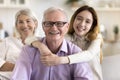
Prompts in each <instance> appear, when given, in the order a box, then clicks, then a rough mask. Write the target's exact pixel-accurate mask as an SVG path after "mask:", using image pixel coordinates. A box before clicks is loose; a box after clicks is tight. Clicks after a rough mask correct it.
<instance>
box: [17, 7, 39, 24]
mask: <svg viewBox="0 0 120 80" xmlns="http://www.w3.org/2000/svg"><path fill="white" fill-rule="evenodd" d="M20 15H27V16H29V17H31V18H32V19H33V20H34V21H37V22H38V19H37V17H36V15H35V13H33V12H32V11H31V10H30V9H28V8H26V9H21V10H20V11H18V12H17V13H16V15H15V25H16V24H17V21H18V17H19V16H20Z"/></svg>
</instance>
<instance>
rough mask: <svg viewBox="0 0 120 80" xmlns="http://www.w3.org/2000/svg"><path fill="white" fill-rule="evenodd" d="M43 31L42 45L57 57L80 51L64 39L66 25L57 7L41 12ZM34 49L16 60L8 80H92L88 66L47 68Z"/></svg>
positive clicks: (61, 12) (67, 65)
mask: <svg viewBox="0 0 120 80" xmlns="http://www.w3.org/2000/svg"><path fill="white" fill-rule="evenodd" d="M42 26H43V30H44V32H45V35H46V37H44V38H42V39H40V41H41V42H42V43H44V44H45V45H47V47H48V48H49V49H50V50H51V51H52V52H53V53H55V54H57V55H58V56H66V55H70V54H72V53H77V52H80V51H81V49H80V48H79V47H77V46H75V45H74V44H72V43H71V42H69V41H66V40H65V39H64V35H65V34H66V33H67V30H68V28H69V23H68V19H67V16H66V14H65V12H64V11H63V10H62V9H59V8H54V7H51V8H48V9H47V10H46V11H45V12H44V16H43V22H42ZM40 56H41V55H40V52H39V50H38V49H37V48H33V47H31V46H25V47H24V48H23V50H22V54H21V55H20V58H19V59H18V61H17V63H16V66H15V69H14V72H13V76H12V79H11V80H93V76H92V72H91V69H90V67H89V65H88V64H87V63H78V64H64V65H57V66H46V65H44V64H42V62H41V60H40Z"/></svg>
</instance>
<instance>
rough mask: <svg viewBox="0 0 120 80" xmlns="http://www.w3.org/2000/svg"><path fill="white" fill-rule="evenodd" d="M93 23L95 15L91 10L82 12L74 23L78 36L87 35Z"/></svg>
mask: <svg viewBox="0 0 120 80" xmlns="http://www.w3.org/2000/svg"><path fill="white" fill-rule="evenodd" d="M92 23H93V16H92V14H91V13H90V12H89V11H87V10H84V11H82V12H80V13H79V14H78V15H77V16H76V18H75V20H74V23H73V28H74V30H75V33H76V34H77V35H78V36H85V35H86V34H87V33H88V32H89V30H90V29H91V26H92Z"/></svg>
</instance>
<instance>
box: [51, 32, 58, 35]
mask: <svg viewBox="0 0 120 80" xmlns="http://www.w3.org/2000/svg"><path fill="white" fill-rule="evenodd" d="M49 34H51V35H56V34H59V32H49Z"/></svg>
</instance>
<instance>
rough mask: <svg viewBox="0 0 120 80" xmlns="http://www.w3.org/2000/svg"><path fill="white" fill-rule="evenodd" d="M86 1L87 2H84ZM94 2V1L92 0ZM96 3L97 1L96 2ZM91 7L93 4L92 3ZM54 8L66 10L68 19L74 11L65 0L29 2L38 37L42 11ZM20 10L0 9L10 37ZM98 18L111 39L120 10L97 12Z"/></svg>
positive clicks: (118, 22) (41, 33) (40, 28)
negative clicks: (34, 18)
mask: <svg viewBox="0 0 120 80" xmlns="http://www.w3.org/2000/svg"><path fill="white" fill-rule="evenodd" d="M86 1H87V0H86ZM94 1H96V0H94ZM97 1H98V0H97ZM92 5H93V3H92ZM51 6H56V7H61V8H63V9H65V10H66V12H67V14H68V16H69V18H70V17H71V15H72V14H73V12H74V10H71V8H70V7H69V6H68V5H66V4H65V0H29V5H28V8H30V9H32V10H33V11H34V12H35V13H36V15H37V17H38V20H39V27H38V31H39V35H40V36H44V33H43V31H42V27H41V20H42V15H43V11H44V10H45V9H47V8H48V7H51ZM19 9H21V8H2V7H0V22H3V25H4V29H5V30H7V31H8V32H9V34H11V35H12V33H13V27H14V21H15V20H14V16H15V13H16V12H17V11H18V10H19ZM97 13H98V16H99V21H100V24H103V25H104V26H105V28H106V29H107V32H108V33H107V37H108V38H109V39H112V38H113V27H114V25H119V27H120V10H118V11H97Z"/></svg>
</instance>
